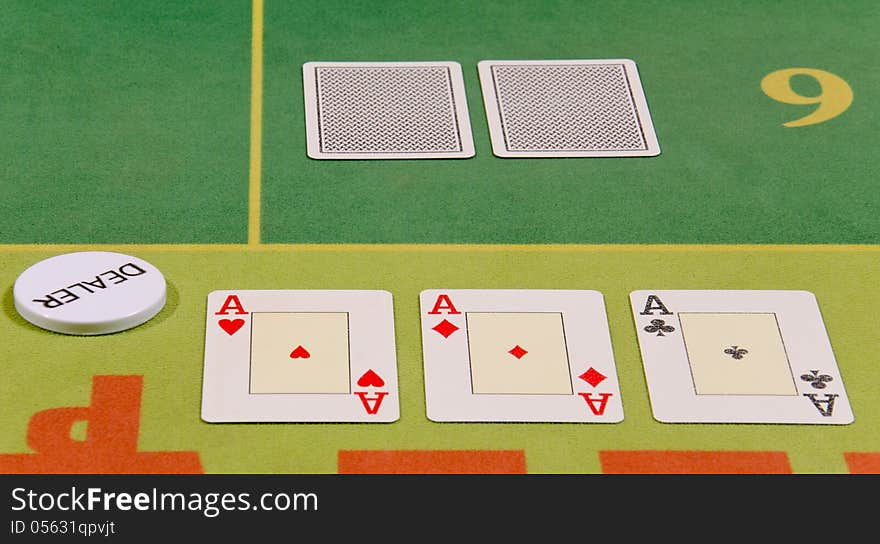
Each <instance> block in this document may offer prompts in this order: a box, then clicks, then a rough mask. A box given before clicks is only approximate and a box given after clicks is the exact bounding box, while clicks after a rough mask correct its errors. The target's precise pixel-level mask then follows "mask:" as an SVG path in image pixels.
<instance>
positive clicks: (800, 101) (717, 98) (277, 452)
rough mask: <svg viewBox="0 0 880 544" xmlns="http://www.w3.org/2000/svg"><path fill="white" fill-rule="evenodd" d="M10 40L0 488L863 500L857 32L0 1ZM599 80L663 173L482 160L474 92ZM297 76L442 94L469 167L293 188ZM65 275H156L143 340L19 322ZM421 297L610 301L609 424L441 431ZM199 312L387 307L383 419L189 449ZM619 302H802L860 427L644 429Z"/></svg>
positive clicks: (688, 15)
mask: <svg viewBox="0 0 880 544" xmlns="http://www.w3.org/2000/svg"><path fill="white" fill-rule="evenodd" d="M0 27H2V28H3V32H2V33H0V50H2V51H3V54H2V56H0V67H2V70H0V127H2V130H0V156H2V157H3V160H2V162H0V282H2V287H3V297H2V313H0V421H2V425H0V472H4V473H12V472H25V473H37V472H48V473H63V472H91V473H108V472H133V473H146V472H171V473H174V472H204V473H289V474H308V473H319V474H324V473H353V472H373V473H380V472H398V473H405V472H410V473H412V472H415V473H449V472H457V473H464V472H476V473H490V472H508V473H518V472H527V473H569V474H599V473H627V472H628V473H634V472H658V473H663V472H665V473H699V472H726V473H748V472H751V473H777V472H781V473H796V474H797V473H832V474H838V473H839V474H849V473H872V472H873V473H877V472H880V396H878V395H877V393H876V388H877V384H878V382H880V371H878V355H877V354H878V351H880V350H878V348H880V346H878V333H877V330H878V320H877V310H878V308H880V290H878V289H877V277H878V276H877V272H878V266H880V245H878V243H880V215H878V213H877V211H878V209H880V191H878V190H877V179H878V173H880V169H878V165H880V161H878V153H877V148H876V144H872V143H871V142H876V133H877V127H878V126H880V118H878V114H877V112H878V111H880V110H878V108H877V107H875V106H874V105H875V104H880V70H878V69H877V68H878V54H877V47H876V45H877V40H876V29H877V28H878V27H880V4H878V3H877V2H873V1H851V2H843V3H831V4H829V3H827V2H819V1H814V0H806V1H804V0H799V1H790V0H781V1H777V2H758V1H748V0H743V1H733V2H715V1H712V2H686V1H670V0H664V1H640V2H635V1H613V2H612V1H595V2H578V1H544V2H525V1H518V0H506V1H504V2H499V1H482V2H461V1H449V2H443V3H434V2H405V1H386V2H379V3H377V2H365V1H357V0H347V1H344V2H343V1H337V0H325V1H322V2H309V3H297V2H276V1H271V0H268V1H263V0H253V1H250V0H228V1H224V2H214V1H207V0H195V1H194V0H186V1H183V0H180V1H177V0H174V1H164V2H128V1H118V2H99V3H91V2H90V3H84V2H78V1H73V0H52V1H48V0H46V1H43V0H41V1H37V2H34V1H23V0H8V1H7V2H4V7H3V10H2V11H0ZM611 58H628V59H633V60H634V61H635V62H636V63H637V66H638V70H639V75H640V78H641V81H642V84H643V87H644V92H645V96H646V98H647V102H648V105H649V109H650V113H651V116H652V119H653V123H654V127H655V129H656V133H657V138H658V141H659V144H660V147H661V150H662V152H661V154H660V155H658V156H655V157H625V158H535V159H524V158H522V159H517V158H499V157H496V156H494V155H493V153H492V147H491V142H490V138H489V132H488V127H487V120H486V115H485V110H484V108H483V103H482V95H481V92H480V85H479V78H478V73H477V63H478V62H479V61H481V60H485V59H509V60H523V59H536V60H540V59H611ZM309 61H454V62H458V63H460V65H461V67H462V71H463V74H464V83H465V90H466V95H467V100H468V112H469V116H470V121H471V125H472V127H473V138H474V145H475V148H476V154H475V156H473V157H471V158H467V159H449V160H443V159H424V160H315V159H311V158H309V157H308V156H307V155H306V133H305V121H304V107H303V84H302V65H303V63H305V62H309ZM780 71H782V72H780ZM774 73H775V74H776V79H775V81H776V87H775V88H776V91H774V90H772V89H770V88H769V87H768V88H767V89H766V90H765V88H764V87H762V81H764V79H765V78H766V77H767V76H768V75H770V74H774ZM780 74H782V75H780ZM841 81H842V82H841ZM846 88H848V89H850V90H851V93H852V96H851V101H850V100H846V99H844V98H841V95H842V94H844V95H845V94H846V93H845V92H844V91H842V90H841V89H846ZM780 89H781V90H780ZM820 110H821V112H820ZM803 118H808V119H807V121H806V122H805V123H803V124H800V125H798V124H794V125H792V126H787V125H788V124H790V123H791V122H792V121H796V120H799V119H803ZM84 250H102V251H104V250H105V251H118V252H122V253H126V254H130V255H135V256H137V257H140V258H142V259H145V260H147V261H148V262H150V263H152V264H153V265H155V266H156V267H158V268H159V269H160V270H161V271H162V273H163V274H164V275H165V277H166V280H167V286H168V299H167V303H166V305H165V306H164V308H163V309H162V311H161V312H160V313H159V314H158V315H157V316H156V317H155V318H153V319H152V320H150V321H148V322H147V323H145V324H143V325H141V326H138V327H136V328H133V329H130V330H126V331H123V332H119V333H114V334H108V335H101V336H71V335H65V334H58V333H53V332H49V331H46V330H43V329H40V328H38V327H36V326H34V325H31V324H30V323H28V322H27V321H25V320H24V319H22V318H21V317H20V316H19V315H18V313H17V312H16V310H15V307H14V304H13V294H12V286H13V284H14V282H15V280H16V278H17V277H18V275H19V274H21V272H22V271H24V270H25V269H26V268H27V267H29V266H30V265H32V264H34V263H36V262H38V261H40V260H42V259H45V258H47V257H51V256H53V255H57V254H61V253H67V252H72V251H84ZM437 288H448V289H464V288H469V289H497V288H504V289H589V290H596V291H599V292H601V293H602V295H603V297H604V301H605V305H606V308H607V313H608V325H609V330H610V335H611V340H612V345H613V351H614V358H615V364H616V367H617V372H618V376H619V382H620V390H621V398H622V401H623V407H624V414H625V417H624V420H623V421H622V422H620V423H614V424H584V423H552V424H550V423H546V424H545V423H437V422H433V421H430V420H429V419H428V418H427V417H426V402H425V386H424V374H423V366H422V364H423V361H422V348H421V333H420V313H419V293H420V292H421V291H422V290H425V289H437ZM220 289H223V290H236V289H240V290H244V289H381V290H387V291H389V292H390V293H391V294H392V296H393V306H394V326H395V335H396V336H395V340H396V349H397V365H398V379H399V387H400V389H399V393H400V410H401V416H400V419H399V420H398V421H396V422H394V423H376V424H354V423H351V424H347V423H334V424H317V423H262V424H256V423H253V424H249V423H239V424H216V423H206V422H204V421H202V420H201V418H200V404H201V387H202V374H203V363H204V361H203V359H204V348H205V332H206V331H205V327H206V311H207V309H206V299H207V295H208V293H210V292H211V291H214V290H220ZM639 289H783V290H789V289H791V290H806V291H810V292H812V293H813V294H815V296H816V299H817V300H818V303H819V306H820V309H821V313H822V317H823V319H824V322H825V326H826V328H827V331H828V336H829V338H830V341H831V344H832V346H833V350H834V355H835V358H836V360H837V363H838V366H839V369H840V374H841V377H842V379H843V380H844V382H845V385H846V390H847V393H848V395H849V398H850V402H851V405H852V409H853V412H854V415H855V420H854V422H853V423H851V424H849V425H782V424H707V423H700V424H696V423H695V424H687V423H680V424H668V423H661V422H659V421H657V420H655V419H654V417H653V415H652V411H651V406H650V401H649V396H648V389H647V385H646V381H645V374H644V371H643V367H642V360H641V357H640V353H639V346H638V338H637V331H636V327H635V324H634V320H633V313H632V310H631V308H630V305H629V298H628V297H629V293H630V292H631V291H634V290H639Z"/></svg>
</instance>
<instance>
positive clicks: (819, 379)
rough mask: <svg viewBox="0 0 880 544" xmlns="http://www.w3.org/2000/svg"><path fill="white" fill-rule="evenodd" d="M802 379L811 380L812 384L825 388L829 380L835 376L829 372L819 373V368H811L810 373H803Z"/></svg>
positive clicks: (812, 385)
mask: <svg viewBox="0 0 880 544" xmlns="http://www.w3.org/2000/svg"><path fill="white" fill-rule="evenodd" d="M801 379H802V380H804V381H805V382H810V386H811V387H814V388H816V389H825V387H826V386H827V385H828V384H827V382H830V381H831V380H833V379H834V378H832V377H831V376H829V375H828V374H819V371H818V370H811V371H810V374H803V375H802V376H801Z"/></svg>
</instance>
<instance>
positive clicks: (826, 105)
mask: <svg viewBox="0 0 880 544" xmlns="http://www.w3.org/2000/svg"><path fill="white" fill-rule="evenodd" d="M795 75H806V76H810V77H812V78H813V79H815V80H816V81H817V82H818V83H819V87H820V88H821V89H822V92H820V93H819V95H818V96H803V95H800V94H798V93H796V92H795V91H794V89H792V88H791V78H792V76H795ZM761 90H762V91H764V94H766V95H767V96H769V97H770V98H772V99H773V100H777V101H779V102H782V103H783V104H819V107H818V108H816V109H815V111H813V113H811V114H809V115H807V116H806V117H802V118H800V119H795V120H794V121H789V122H788V123H783V126H786V127H804V126H807V125H815V124H816V123H822V122H825V121H827V120H829V119H833V118H834V117H837V116H838V115H840V114H841V113H843V112H844V111H846V109H847V108H849V105H850V104H852V100H853V92H852V89H851V88H850V86H849V84H848V83H847V82H846V81H844V80H842V79H841V78H839V77H838V76H836V75H834V74H832V73H831V72H825V71H823V70H816V69H814V68H787V69H785V70H777V71H775V72H771V73H769V74H767V75H766V76H765V77H764V79H762V80H761Z"/></svg>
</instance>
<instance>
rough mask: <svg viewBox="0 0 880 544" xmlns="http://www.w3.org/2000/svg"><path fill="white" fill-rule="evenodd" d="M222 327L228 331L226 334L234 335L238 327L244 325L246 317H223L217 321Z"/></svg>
mask: <svg viewBox="0 0 880 544" xmlns="http://www.w3.org/2000/svg"><path fill="white" fill-rule="evenodd" d="M217 324H218V325H220V328H221V329H223V330H224V331H226V334H228V335H229V336H232V335H233V334H235V333H236V332H237V331H238V329H240V328H242V327H243V326H244V319H221V320H220V321H218V322H217Z"/></svg>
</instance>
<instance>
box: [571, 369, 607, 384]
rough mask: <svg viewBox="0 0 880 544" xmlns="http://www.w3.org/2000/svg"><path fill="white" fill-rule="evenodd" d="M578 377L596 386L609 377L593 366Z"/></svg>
mask: <svg viewBox="0 0 880 544" xmlns="http://www.w3.org/2000/svg"><path fill="white" fill-rule="evenodd" d="M578 378H580V379H582V380H584V381H585V382H587V383H588V384H590V385H592V386H593V387H596V386H597V385H599V384H600V383H602V381H603V380H604V379H605V378H607V376H603V375H602V373H601V372H599V371H598V370H596V369H595V368H593V367H590V369H589V370H587V371H586V372H584V373H583V374H581V375H580V376H578Z"/></svg>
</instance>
